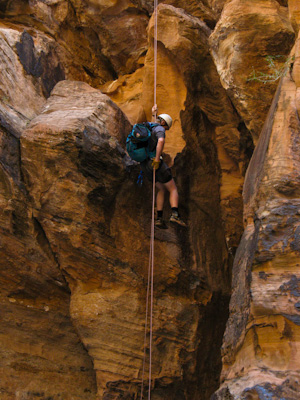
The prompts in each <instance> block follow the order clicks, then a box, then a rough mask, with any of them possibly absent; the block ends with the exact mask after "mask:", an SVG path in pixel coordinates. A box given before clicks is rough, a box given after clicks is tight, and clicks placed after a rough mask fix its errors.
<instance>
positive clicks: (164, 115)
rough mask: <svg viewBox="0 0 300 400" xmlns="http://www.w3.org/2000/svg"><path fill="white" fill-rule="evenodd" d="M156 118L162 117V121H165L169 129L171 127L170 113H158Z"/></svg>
mask: <svg viewBox="0 0 300 400" xmlns="http://www.w3.org/2000/svg"><path fill="white" fill-rule="evenodd" d="M158 118H162V119H163V120H164V121H166V124H167V125H168V127H169V129H170V128H171V126H172V122H173V120H172V118H171V117H170V115H168V114H160V115H159V116H158Z"/></svg>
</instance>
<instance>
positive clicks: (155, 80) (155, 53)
mask: <svg viewBox="0 0 300 400" xmlns="http://www.w3.org/2000/svg"><path fill="white" fill-rule="evenodd" d="M157 6H158V0H154V43H153V49H154V84H153V85H154V103H153V104H156V85H157V79H156V77H157ZM155 116H156V115H155Z"/></svg>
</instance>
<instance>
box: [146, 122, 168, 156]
mask: <svg viewBox="0 0 300 400" xmlns="http://www.w3.org/2000/svg"><path fill="white" fill-rule="evenodd" d="M165 137H166V131H165V128H164V127H163V126H161V125H157V126H155V127H154V128H152V131H151V138H150V139H149V143H148V146H149V150H150V151H154V150H155V148H156V146H157V142H158V139H160V138H163V139H164V138H165Z"/></svg>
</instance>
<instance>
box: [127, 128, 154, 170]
mask: <svg viewBox="0 0 300 400" xmlns="http://www.w3.org/2000/svg"><path fill="white" fill-rule="evenodd" d="M158 125H159V124H156V123H151V122H142V123H140V124H135V125H133V128H132V131H131V132H130V133H129V135H128V136H127V139H126V150H127V152H128V154H129V157H130V158H131V159H132V160H134V161H138V162H142V161H145V160H146V159H147V158H152V157H155V154H156V149H154V151H150V150H149V146H148V142H149V139H150V137H151V131H152V128H154V127H155V126H158Z"/></svg>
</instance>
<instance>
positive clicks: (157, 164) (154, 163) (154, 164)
mask: <svg viewBox="0 0 300 400" xmlns="http://www.w3.org/2000/svg"><path fill="white" fill-rule="evenodd" d="M159 164H160V161H156V160H152V164H151V166H152V168H153V169H155V170H156V169H158V168H159Z"/></svg>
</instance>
